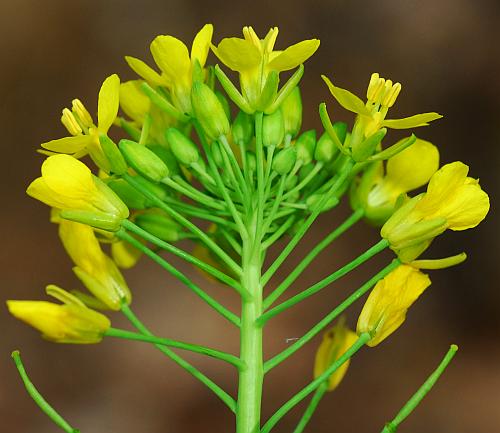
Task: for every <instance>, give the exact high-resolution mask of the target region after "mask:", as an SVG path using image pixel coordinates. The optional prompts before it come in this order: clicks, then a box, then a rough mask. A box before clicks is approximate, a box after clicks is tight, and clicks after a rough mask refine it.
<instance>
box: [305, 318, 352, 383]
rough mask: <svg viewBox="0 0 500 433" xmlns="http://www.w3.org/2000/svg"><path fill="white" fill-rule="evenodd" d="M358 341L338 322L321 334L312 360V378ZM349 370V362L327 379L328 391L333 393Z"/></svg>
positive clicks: (320, 373) (319, 374) (342, 321)
mask: <svg viewBox="0 0 500 433" xmlns="http://www.w3.org/2000/svg"><path fill="white" fill-rule="evenodd" d="M357 339H358V336H357V335H356V333H355V332H353V331H351V330H350V329H349V328H348V327H347V326H345V325H344V320H342V319H341V320H340V321H339V323H338V324H337V325H335V326H334V327H332V328H331V329H329V330H328V331H326V332H325V333H324V334H323V340H322V341H321V344H320V346H319V347H318V351H317V352H316V358H315V360H314V378H317V377H319V376H321V375H322V374H323V373H324V372H325V371H326V370H327V369H328V368H329V367H330V366H331V365H332V364H333V363H334V362H335V361H337V360H338V359H339V358H340V357H341V356H342V355H343V354H344V353H345V352H346V351H347V350H348V349H349V348H350V347H351V346H352V345H353V344H354V342H355V341H356V340H357ZM348 368H349V360H347V361H346V362H344V363H343V364H342V365H341V366H340V367H339V368H338V369H337V370H336V371H335V372H334V373H332V375H331V376H330V377H329V379H328V391H333V390H334V389H335V388H336V387H337V386H338V385H339V383H340V382H341V381H342V379H343V378H344V376H345V374H346V373H347V369H348Z"/></svg>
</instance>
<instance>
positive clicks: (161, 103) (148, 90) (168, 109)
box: [141, 82, 189, 122]
mask: <svg viewBox="0 0 500 433" xmlns="http://www.w3.org/2000/svg"><path fill="white" fill-rule="evenodd" d="M141 90H142V91H143V92H144V94H145V95H146V96H147V97H148V98H149V99H150V100H151V102H152V103H153V104H154V105H156V106H157V107H158V108H159V109H160V110H161V111H163V112H165V113H167V114H168V115H170V116H172V117H173V118H174V119H177V120H179V121H181V122H187V121H188V120H189V117H188V116H186V115H185V114H184V113H182V112H180V111H179V110H178V109H177V108H175V107H174V106H173V105H172V104H171V103H170V102H169V101H168V100H167V99H165V98H164V97H163V96H162V95H161V94H160V93H158V92H157V91H156V90H155V89H153V88H152V87H151V86H150V85H149V84H148V83H146V82H144V83H142V84H141Z"/></svg>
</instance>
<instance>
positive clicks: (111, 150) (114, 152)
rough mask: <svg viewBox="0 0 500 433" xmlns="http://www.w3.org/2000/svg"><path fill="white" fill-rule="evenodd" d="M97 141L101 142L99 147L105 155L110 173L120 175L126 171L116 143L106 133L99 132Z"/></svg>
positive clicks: (125, 164)
mask: <svg viewBox="0 0 500 433" xmlns="http://www.w3.org/2000/svg"><path fill="white" fill-rule="evenodd" d="M99 143H100V144H101V149H102V151H103V153H104V155H105V156H106V158H107V160H108V163H109V168H110V173H111V174H117V175H118V176H121V175H122V174H124V173H126V172H127V169H128V167H127V163H126V162H125V160H124V159H123V155H122V154H121V153H120V151H119V150H118V147H117V146H116V144H115V143H114V142H113V140H111V139H110V138H109V137H108V136H107V135H104V134H101V135H100V136H99Z"/></svg>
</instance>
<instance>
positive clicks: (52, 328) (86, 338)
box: [7, 285, 111, 344]
mask: <svg viewBox="0 0 500 433" xmlns="http://www.w3.org/2000/svg"><path fill="white" fill-rule="evenodd" d="M47 293H48V294H50V295H52V296H54V297H56V298H57V299H59V300H60V301H62V302H63V304H55V303H53V302H46V301H13V300H11V301H7V307H8V308H9V311H10V313H11V314H12V315H13V316H14V317H16V318H17V319H19V320H22V321H23V322H25V323H27V324H28V325H31V326H33V327H34V328H36V329H38V330H39V331H40V332H41V333H42V336H43V337H44V338H46V339H47V340H50V341H53V342H56V343H73V344H91V343H99V342H100V341H101V340H102V337H103V335H104V333H105V332H106V331H107V330H108V329H109V327H110V326H111V323H110V321H109V319H108V318H107V317H106V316H104V315H103V314H101V313H98V312H97V311H94V310H91V309H90V308H88V307H86V306H85V304H83V302H82V301H80V300H79V299H78V298H76V297H75V296H73V295H72V294H70V293H68V292H66V291H65V290H63V289H60V288H59V287H57V286H53V285H50V286H48V287H47Z"/></svg>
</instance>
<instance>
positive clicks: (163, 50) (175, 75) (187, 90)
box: [125, 24, 213, 113]
mask: <svg viewBox="0 0 500 433" xmlns="http://www.w3.org/2000/svg"><path fill="white" fill-rule="evenodd" d="M212 34H213V26H212V24H205V25H204V26H203V28H202V29H201V30H200V31H199V32H198V34H197V35H196V36H195V38H194V40H193V45H192V47H191V53H189V51H188V48H187V47H186V45H185V44H184V42H182V41H180V40H179V39H177V38H175V37H173V36H169V35H160V36H157V37H156V38H155V39H154V40H153V42H151V46H150V50H151V54H152V55H153V58H154V60H155V62H156V64H157V65H158V67H159V68H160V70H161V74H159V73H158V72H156V71H155V70H154V69H152V68H151V67H149V66H148V65H147V64H146V63H144V62H143V61H141V60H139V59H136V58H134V57H130V56H126V57H125V60H126V61H127V63H128V64H129V66H130V67H131V68H132V69H133V70H134V71H135V72H136V73H137V74H138V75H139V76H140V77H141V78H143V79H144V80H146V81H147V82H148V83H150V84H151V85H153V86H155V87H157V86H162V87H166V88H167V89H168V90H169V91H170V97H171V98H172V103H173V104H174V106H175V107H176V108H177V109H179V110H180V111H181V112H182V113H191V99H190V98H191V86H192V85H193V75H196V72H197V71H196V68H197V67H200V68H203V67H204V66H205V63H206V60H207V56H208V52H209V50H210V43H211V41H212ZM201 72H203V71H201Z"/></svg>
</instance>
